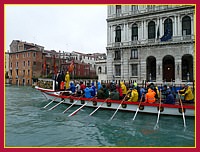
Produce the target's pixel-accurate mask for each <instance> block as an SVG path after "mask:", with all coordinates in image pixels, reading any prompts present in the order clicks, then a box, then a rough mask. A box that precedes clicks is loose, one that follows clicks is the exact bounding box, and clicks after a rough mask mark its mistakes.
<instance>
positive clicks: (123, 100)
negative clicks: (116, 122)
mask: <svg viewBox="0 0 200 152" xmlns="http://www.w3.org/2000/svg"><path fill="white" fill-rule="evenodd" d="M126 96H127V94H126ZM126 96H125V97H124V99H123V100H122V102H121V103H120V105H119V106H118V108H117V110H116V111H115V113H114V114H113V115H112V117H111V118H110V120H112V119H113V118H114V116H115V115H116V113H117V111H118V110H119V108H120V107H121V105H122V103H123V102H124V100H125V99H126Z"/></svg>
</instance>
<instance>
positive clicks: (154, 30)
mask: <svg viewBox="0 0 200 152" xmlns="http://www.w3.org/2000/svg"><path fill="white" fill-rule="evenodd" d="M107 9H108V10H107V11H108V16H107V47H106V49H107V79H108V80H112V79H113V78H114V79H115V80H125V81H130V80H135V81H137V82H141V81H143V80H146V81H154V82H160V83H161V82H171V81H173V82H176V83H181V82H184V81H193V80H194V71H195V70H194V69H195V28H194V27H195V6H194V5H109V6H108V8H107Z"/></svg>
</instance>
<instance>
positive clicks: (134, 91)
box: [128, 86, 138, 102]
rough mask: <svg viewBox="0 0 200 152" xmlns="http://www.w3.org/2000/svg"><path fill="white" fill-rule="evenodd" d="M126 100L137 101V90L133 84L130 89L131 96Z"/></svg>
mask: <svg viewBox="0 0 200 152" xmlns="http://www.w3.org/2000/svg"><path fill="white" fill-rule="evenodd" d="M128 101H132V102H137V101H138V91H137V89H136V87H135V86H133V88H132V91H131V96H130V98H129V100H128Z"/></svg>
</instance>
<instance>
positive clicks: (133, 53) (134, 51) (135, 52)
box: [131, 49, 138, 59]
mask: <svg viewBox="0 0 200 152" xmlns="http://www.w3.org/2000/svg"><path fill="white" fill-rule="evenodd" d="M131 59H138V50H137V49H132V50H131Z"/></svg>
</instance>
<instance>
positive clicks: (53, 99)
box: [43, 92, 64, 108]
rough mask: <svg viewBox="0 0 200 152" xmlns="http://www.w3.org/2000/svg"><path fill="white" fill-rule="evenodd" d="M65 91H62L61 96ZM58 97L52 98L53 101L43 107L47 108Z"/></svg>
mask: <svg viewBox="0 0 200 152" xmlns="http://www.w3.org/2000/svg"><path fill="white" fill-rule="evenodd" d="M63 93H64V92H62V93H61V94H60V95H59V96H61V95H62V94H63ZM56 98H58V97H55V98H54V99H53V100H51V102H49V103H48V104H47V105H46V106H44V107H43V108H46V107H48V106H49V105H50V104H51V103H52V102H54V101H55V99H56Z"/></svg>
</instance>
